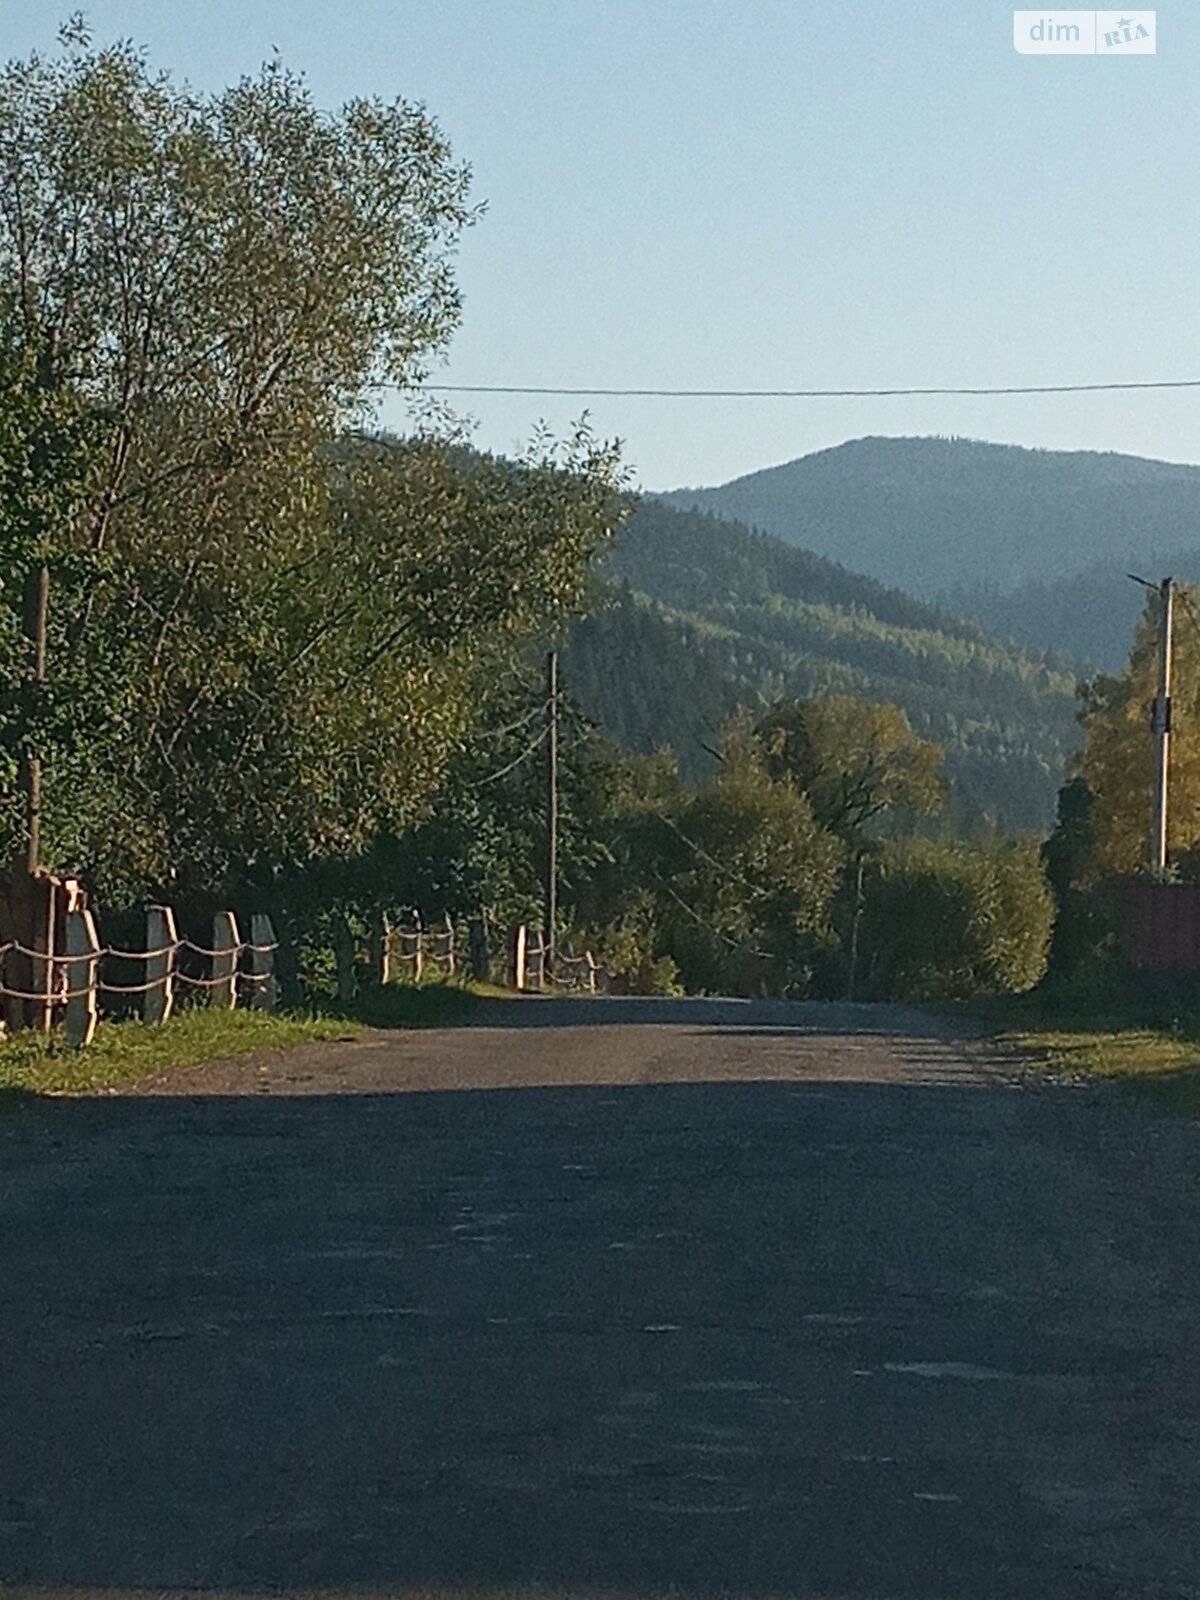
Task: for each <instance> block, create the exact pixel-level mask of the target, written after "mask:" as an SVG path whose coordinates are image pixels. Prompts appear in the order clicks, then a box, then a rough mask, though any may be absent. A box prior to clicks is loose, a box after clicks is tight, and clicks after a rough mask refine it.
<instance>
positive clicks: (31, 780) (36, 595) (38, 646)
mask: <svg viewBox="0 0 1200 1600" xmlns="http://www.w3.org/2000/svg"><path fill="white" fill-rule="evenodd" d="M49 609H50V572H49V569H48V568H47V566H46V564H45V563H44V562H38V563H36V564H35V565H34V566H32V567H30V569H29V571H28V572H27V573H26V574H25V594H24V607H23V610H24V619H23V621H24V629H25V639H26V644H27V647H28V661H29V667H28V672H29V677H28V679H27V683H26V695H25V733H26V741H28V737H29V731H30V724H31V723H32V721H33V713H34V710H35V708H36V707H37V705H38V700H39V698H40V695H39V691H40V690H41V687H42V685H44V683H45V682H46V626H47V617H48V613H49ZM20 784H21V792H22V794H23V795H24V798H25V870H26V871H27V872H36V871H37V869H38V867H39V866H40V865H41V861H40V856H41V848H42V758H41V755H40V754H39V753H37V752H35V751H34V750H32V749H30V747H29V744H28V742H26V746H25V750H24V752H23V754H22V756H21V771H20Z"/></svg>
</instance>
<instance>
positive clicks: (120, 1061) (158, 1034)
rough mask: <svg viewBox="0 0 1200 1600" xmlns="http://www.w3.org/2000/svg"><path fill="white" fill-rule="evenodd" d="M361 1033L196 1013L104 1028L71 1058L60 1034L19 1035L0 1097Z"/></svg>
mask: <svg viewBox="0 0 1200 1600" xmlns="http://www.w3.org/2000/svg"><path fill="white" fill-rule="evenodd" d="M360 1031H361V1030H360V1029H359V1028H358V1027H356V1025H355V1024H354V1023H353V1022H352V1021H348V1020H347V1019H346V1018H343V1017H315V1016H302V1015H298V1014H293V1013H288V1012H276V1013H272V1012H266V1011H215V1010H213V1011H210V1010H207V1009H204V1008H201V1007H197V1008H195V1009H194V1010H187V1011H181V1012H180V1013H179V1015H178V1016H176V1017H172V1018H171V1020H170V1021H169V1022H167V1023H164V1024H162V1025H161V1026H149V1025H147V1024H146V1023H144V1022H102V1023H101V1024H100V1026H99V1027H98V1028H97V1029H96V1037H95V1039H94V1040H93V1041H92V1043H91V1044H90V1045H89V1046H88V1048H87V1049H86V1050H72V1049H71V1048H70V1047H69V1046H68V1044H67V1043H66V1041H65V1039H63V1038H62V1036H61V1035H60V1034H52V1035H51V1036H50V1037H49V1038H48V1039H46V1038H42V1037H40V1036H38V1035H36V1034H32V1033H19V1034H16V1035H15V1036H14V1037H13V1038H11V1039H8V1040H6V1041H5V1042H4V1043H3V1044H0V1091H3V1090H18V1091H19V1090H24V1091H27V1092H30V1093H33V1094H77V1093H81V1092H86V1091H89V1090H97V1089H117V1088H120V1087H121V1085H122V1084H127V1083H137V1082H138V1080H139V1079H141V1078H149V1077H153V1075H154V1074H155V1073H158V1072H166V1071H169V1070H170V1069H171V1068H173V1067H190V1066H195V1065H197V1064H198V1063H199V1062H201V1061H216V1060H220V1059H221V1058H222V1057H225V1056H244V1055H249V1054H250V1053H251V1052H252V1051H254V1050H278V1049H281V1048H285V1047H287V1046H290V1045H297V1044H311V1043H313V1042H314V1041H317V1040H322V1039H327V1040H328V1039H345V1038H347V1037H350V1038H354V1037H356V1036H357V1034H358V1033H359V1032H360Z"/></svg>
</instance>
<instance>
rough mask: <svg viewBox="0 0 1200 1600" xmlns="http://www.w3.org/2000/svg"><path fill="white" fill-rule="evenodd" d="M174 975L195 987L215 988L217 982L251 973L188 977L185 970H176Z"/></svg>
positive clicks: (229, 980) (225, 981)
mask: <svg viewBox="0 0 1200 1600" xmlns="http://www.w3.org/2000/svg"><path fill="white" fill-rule="evenodd" d="M175 976H176V978H177V979H178V980H179V982H180V983H190V984H191V985H192V986H193V988H196V989H215V988H216V986H217V984H219V983H230V982H232V981H233V979H234V978H247V977H250V976H251V974H249V973H247V972H237V971H233V972H225V973H222V974H221V976H220V977H217V978H189V977H188V975H187V973H186V972H177V973H176V974H175ZM263 976H264V977H265V976H266V974H265V973H264V974H263ZM161 981H162V980H161V979H159V982H160V983H161Z"/></svg>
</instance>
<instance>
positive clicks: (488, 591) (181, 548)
mask: <svg viewBox="0 0 1200 1600" xmlns="http://www.w3.org/2000/svg"><path fill="white" fill-rule="evenodd" d="M74 46H75V48H74V50H73V51H72V53H70V54H68V55H65V56H64V57H62V58H61V59H56V60H49V61H48V60H44V59H42V58H39V57H33V58H31V59H30V60H28V61H25V62H19V63H14V64H11V65H10V66H8V67H7V68H5V69H4V70H3V71H2V72H0V162H2V163H3V167H4V172H5V179H6V181H5V185H4V187H3V190H2V191H0V286H2V288H0V295H2V296H3V306H2V307H0V310H4V311H5V312H6V313H7V315H8V317H9V319H10V321H11V323H12V325H13V326H14V327H15V328H16V329H17V331H18V334H19V336H20V339H21V341H22V343H23V346H24V347H26V348H29V349H36V350H37V351H38V352H39V362H40V365H39V368H38V373H39V379H38V381H39V383H40V384H41V385H42V387H43V388H44V389H45V390H46V391H47V392H50V393H60V392H61V393H70V394H72V395H74V396H77V397H78V398H79V400H80V402H81V403H82V404H83V405H84V406H85V407H86V408H87V410H88V412H89V414H91V415H94V416H96V417H99V418H101V419H103V423H104V429H105V447H104V451H103V454H102V457H101V459H100V462H99V465H98V468H97V470H96V471H95V472H93V473H92V474H91V475H90V476H89V478H88V486H87V490H88V492H87V494H86V496H85V497H84V499H83V500H82V501H81V503H80V504H79V505H78V506H77V507H76V508H75V511H74V513H73V515H72V516H71V517H70V518H68V519H66V520H65V521H64V522H63V523H62V529H61V533H62V541H63V544H64V548H65V549H66V551H67V552H68V554H70V555H72V556H73V557H78V558H80V559H83V558H86V559H87V560H91V561H105V562H108V563H109V564H110V567H111V570H112V572H113V574H114V575H115V576H114V581H113V582H111V583H108V584H106V585H101V586H93V588H92V589H90V590H89V592H88V593H87V595H86V597H85V598H80V600H79V603H76V602H75V601H73V600H72V598H71V596H70V595H69V594H66V593H62V592H56V594H55V596H54V604H53V611H54V615H55V617H56V618H57V619H58V622H57V625H58V626H59V627H60V630H61V631H62V632H63V633H64V635H65V636H66V637H67V639H68V640H69V643H70V650H71V651H73V652H74V659H78V660H80V661H82V662H84V663H85V664H86V665H87V666H89V667H90V666H91V665H92V664H94V663H95V662H97V661H99V660H100V659H102V657H103V655H104V652H105V651H106V650H108V649H109V648H110V647H111V646H110V641H113V640H120V641H121V647H122V652H123V658H124V670H125V675H126V681H128V682H131V683H135V684H136V686H137V695H136V698H131V699H130V700H129V701H128V702H127V703H124V704H123V705H122V706H121V708H120V709H121V717H120V719H119V720H120V726H121V731H122V748H121V751H120V759H119V760H118V761H116V762H114V763H113V766H112V773H113V780H114V781H113V783H112V785H111V788H110V798H111V805H110V809H109V814H108V816H107V818H106V821H105V825H104V826H103V827H97V828H95V829H93V830H91V832H90V833H89V836H88V838H87V839H86V840H85V841H84V844H85V846H86V852H87V855H88V857H89V859H90V861H91V863H92V865H93V868H94V872H95V875H97V876H98V877H99V878H100V879H101V880H102V881H103V882H104V883H105V884H106V885H108V886H109V887H110V888H111V889H113V890H114V891H116V890H120V891H122V892H132V891H133V890H134V889H136V888H139V887H140V886H144V885H147V884H162V883H163V882H164V881H165V880H166V879H167V878H168V877H169V876H170V875H171V874H177V875H178V881H179V882H181V883H183V884H186V886H188V887H190V888H196V889H197V890H198V889H200V888H201V887H205V886H207V887H208V888H215V887H216V886H217V885H219V884H222V883H224V882H227V881H231V880H233V881H238V880H245V879H247V878H257V879H258V881H260V882H261V881H266V880H270V879H271V878H272V876H273V875H275V874H277V873H278V872H279V871H280V870H285V869H286V870H291V868H292V867H293V866H295V865H296V864H297V863H300V862H304V861H307V860H314V859H318V858H319V857H321V856H322V855H325V854H329V853H339V854H352V853H354V852H356V851H361V850H362V849H363V848H365V846H366V845H367V844H368V843H369V841H370V839H371V837H372V836H373V834H374V833H375V832H377V831H380V830H396V829H401V828H404V827H407V826H409V825H410V824H411V823H412V822H413V821H415V820H416V819H418V818H419V817H420V816H421V815H422V814H423V813H424V811H425V810H427V808H428V805H429V803H430V800H431V797H432V795H433V793H434V791H435V789H436V787H437V784H438V782H439V780H440V777H441V774H442V773H443V771H444V770H445V767H446V763H447V761H448V760H449V758H450V756H451V755H452V753H453V751H454V750H455V749H456V748H457V747H458V746H459V745H460V744H461V742H462V739H463V737H464V734H465V732H466V730H467V729H468V728H469V726H470V724H471V722H472V720H473V719H474V718H477V717H478V715H479V709H480V707H481V705H482V704H483V702H484V700H485V699H486V695H487V691H488V688H489V685H490V684H491V682H492V681H494V678H495V669H496V662H497V660H498V659H505V660H506V659H507V658H508V656H509V655H510V653H511V650H512V648H513V647H514V645H515V644H516V643H518V642H519V641H520V640H521V639H522V638H523V637H527V636H528V635H529V633H530V632H531V631H533V630H536V629H537V628H539V627H541V626H542V625H544V624H545V623H546V622H547V620H548V619H549V618H550V617H551V616H558V615H566V614H569V612H570V610H571V608H572V607H573V606H574V605H575V604H576V603H577V601H578V595H579V592H580V590H581V587H582V582H583V569H584V568H585V566H586V562H587V559H588V557H589V556H590V554H591V552H592V551H593V550H594V549H595V548H597V547H598V546H599V545H600V544H601V543H602V542H603V540H604V539H605V538H606V537H607V535H608V533H609V532H610V531H611V528H612V527H613V526H614V524H615V522H616V521H617V520H618V519H619V516H620V514H621V506H620V497H619V495H618V494H617V493H616V492H615V491H616V489H617V488H618V474H617V468H616V460H617V457H616V452H615V450H612V449H609V448H607V447H605V446H601V445H598V444H596V443H595V441H593V440H592V439H591V438H590V436H589V435H588V434H587V432H586V429H583V430H581V431H580V433H579V434H578V435H577V436H576V438H575V439H574V440H572V441H568V444H567V446H566V447H565V449H564V450H562V451H558V450H556V449H555V448H554V447H553V446H552V444H551V443H550V441H547V440H545V439H539V440H537V441H535V445H534V447H533V448H532V450H531V452H530V454H529V456H528V458H527V459H525V460H524V461H521V462H518V463H511V462H504V461H500V460H497V459H495V458H490V457H484V456H479V455H477V454H475V453H473V452H471V451H469V450H467V449H466V448H465V447H463V446H462V444H461V441H460V440H459V439H458V438H457V437H456V436H455V435H453V434H452V433H451V434H450V435H448V436H446V437H436V436H434V434H433V433H432V432H429V431H427V432H426V433H425V434H423V435H422V436H421V437H420V438H418V439H417V440H415V441H411V442H409V443H408V444H406V445H398V444H397V443H396V442H394V441H386V440H377V439H373V438H371V437H370V434H369V432H368V431H367V430H366V429H365V427H364V424H365V423H366V422H367V421H368V420H369V415H370V410H371V400H372V397H373V395H374V393H375V392H376V390H377V388H378V387H379V386H381V385H391V386H396V387H398V388H404V387H406V386H409V385H411V384H412V383H414V382H415V381H416V380H418V379H419V378H420V377H421V376H422V374H423V372H424V371H425V369H426V364H427V362H428V361H429V359H430V358H431V357H432V356H433V355H434V354H435V353H436V352H437V351H438V350H440V349H441V348H442V347H443V346H444V345H445V342H446V340H447V339H448V337H449V335H450V333H451V332H452V330H453V328H454V326H455V325H456V322H457V320H458V314H459V300H458V294H457V290H456V288H455V286H454V282H453V277H452V272H451V268H452V262H453V253H454V249H455V246H456V242H457V239H458V237H459V235H460V233H461V231H462V230H463V228H465V227H466V226H468V225H469V224H470V223H471V222H472V221H473V220H474V218H475V216H476V214H477V213H476V212H475V211H474V210H472V209H471V207H470V206H469V204H468V187H469V174H468V171H467V169H466V168H465V167H464V166H462V165H461V164H459V163H456V162H455V160H454V159H453V157H452V155H451V152H450V149H449V147H448V145H447V143H446V141H445V139H444V138H443V136H442V134H441V132H440V130H439V129H438V127H437V125H436V123H434V122H433V120H432V119H431V118H430V117H429V116H428V114H427V113H426V112H425V111H424V110H423V109H422V108H421V107H419V106H411V105H408V104H405V103H404V102H396V103H394V104H390V105H385V104H382V103H380V102H377V101H364V100H356V101H352V102H350V103H349V104H348V105H346V106H345V107H343V108H342V109H341V111H339V112H338V113H336V114H334V115H326V114H325V113H323V112H321V111H320V110H319V109H318V108H317V107H316V106H315V105H314V103H313V101H312V99H311V96H310V94H309V92H308V90H307V88H306V87H305V85H304V83H303V81H302V80H301V79H299V78H297V77H296V76H294V75H293V74H291V73H289V72H287V71H286V70H285V69H284V68H283V67H282V66H281V65H280V64H279V63H278V62H272V63H269V64H268V65H267V66H265V67H264V68H263V69H262V71H261V72H260V74H259V75H258V76H257V77H255V78H252V79H245V80H243V81H242V82H240V83H238V84H237V85H235V86H234V87H233V88H231V89H228V90H226V91H225V92H223V93H221V94H218V95H216V96H214V97H211V98H202V97H199V96H197V95H195V94H193V93H191V92H190V91H187V90H185V89H181V88H179V87H177V86H175V85H174V84H172V83H171V81H170V80H169V79H168V78H166V77H165V76H156V75H154V74H152V73H151V72H150V71H149V70H148V68H147V66H146V63H145V61H144V59H143V58H142V57H141V56H140V55H139V54H138V53H137V52H136V51H134V50H133V49H132V48H131V47H129V46H126V45H118V46H114V47H112V48H109V49H101V50H95V49H93V48H92V47H91V46H90V44H89V43H88V42H87V40H86V37H85V36H83V34H82V31H81V29H80V28H79V26H78V25H76V27H75V38H74ZM64 659H65V658H64V657H63V656H61V655H59V654H58V653H56V672H57V670H58V665H57V664H58V663H59V662H61V661H62V660H64ZM48 776H49V783H50V786H51V789H52V790H53V792H54V793H55V795H56V796H57V797H58V803H60V804H61V805H66V803H67V801H68V800H69V798H70V783H71V773H70V771H69V768H68V766H67V765H66V764H63V763H59V762H55V763H54V764H53V765H52V767H51V770H50V773H49V775H48Z"/></svg>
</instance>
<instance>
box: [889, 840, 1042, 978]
mask: <svg viewBox="0 0 1200 1600" xmlns="http://www.w3.org/2000/svg"><path fill="white" fill-rule="evenodd" d="M1053 916H1054V902H1053V899H1052V897H1051V894H1050V891H1049V889H1048V887H1047V885H1046V881H1045V878H1044V876H1043V872H1042V867H1041V863H1040V861H1039V859H1038V854H1037V850H1036V848H1035V847H1034V846H1033V845H1032V844H1028V843H1025V842H1002V843H991V844H985V845H975V844H972V845H967V844H947V843H942V842H939V841H936V840H927V839H909V840H905V841H903V842H902V843H899V844H897V845H893V846H889V847H888V848H887V849H886V851H885V853H884V854H883V856H882V857H881V858H880V861H879V863H878V866H877V868H876V870H875V872H874V874H872V876H871V878H870V879H869V880H868V882H867V886H866V893H865V903H864V909H863V919H862V929H861V949H862V959H863V970H864V978H865V984H864V988H865V989H867V990H869V992H871V993H873V994H874V995H875V996H876V997H878V998H888V999H896V1000H934V999H950V998H965V997H967V996H970V995H978V994H1012V993H1017V992H1019V991H1021V990H1025V989H1030V988H1032V987H1033V985H1034V984H1035V983H1037V982H1038V980H1039V979H1040V978H1041V977H1042V974H1043V973H1044V972H1045V970H1046V958H1047V952H1048V950H1049V945H1050V930H1051V926H1052V923H1053Z"/></svg>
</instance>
